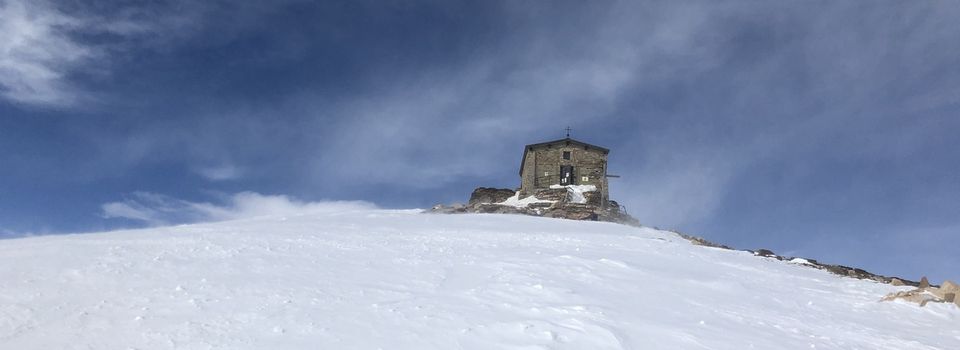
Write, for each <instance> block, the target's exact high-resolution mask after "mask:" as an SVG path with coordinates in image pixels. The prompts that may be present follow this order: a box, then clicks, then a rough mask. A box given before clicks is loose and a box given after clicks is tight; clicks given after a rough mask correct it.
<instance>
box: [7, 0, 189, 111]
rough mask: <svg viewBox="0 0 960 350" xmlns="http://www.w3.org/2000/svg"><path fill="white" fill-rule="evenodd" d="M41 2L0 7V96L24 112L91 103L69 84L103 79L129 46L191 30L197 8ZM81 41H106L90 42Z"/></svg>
mask: <svg viewBox="0 0 960 350" xmlns="http://www.w3.org/2000/svg"><path fill="white" fill-rule="evenodd" d="M65 5H66V4H62V3H57V2H51V1H47V0H3V1H0V33H3V36H4V38H3V40H0V96H2V97H3V98H5V99H7V100H9V101H12V102H16V103H20V104H24V105H30V106H40V107H53V108H62V107H75V106H78V105H81V104H86V103H89V102H95V99H94V98H93V96H92V95H91V94H90V93H88V92H85V91H86V89H84V88H83V87H82V86H78V84H77V83H76V82H75V81H74V80H73V79H72V76H73V75H75V74H77V73H89V74H93V75H98V74H104V73H106V74H109V63H110V61H111V59H113V58H114V57H115V56H116V55H120V54H123V52H124V51H125V50H127V49H129V48H130V47H131V42H138V41H140V42H142V43H140V46H141V47H148V46H150V45H152V44H151V43H158V44H159V43H164V42H166V41H168V40H170V39H172V38H176V37H178V36H179V35H180V33H184V32H188V31H190V30H192V29H193V28H194V27H195V26H196V23H195V22H196V17H197V16H199V15H200V13H202V11H199V10H198V6H181V5H182V4H180V5H177V6H169V8H166V9H163V10H156V9H155V8H151V7H143V8H136V7H131V6H126V7H124V6H114V7H111V8H110V9H109V11H100V10H102V9H97V8H93V6H92V4H90V5H89V6H88V5H84V4H83V3H78V4H73V6H72V7H69V8H70V10H69V11H66V10H64V8H68V7H67V6H65ZM83 35H94V36H104V37H108V38H109V39H107V40H99V41H97V42H93V41H90V40H83V39H81V36H83Z"/></svg>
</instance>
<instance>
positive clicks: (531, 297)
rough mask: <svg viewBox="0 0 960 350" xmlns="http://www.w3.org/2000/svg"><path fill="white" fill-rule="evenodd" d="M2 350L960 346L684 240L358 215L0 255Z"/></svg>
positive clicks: (591, 225)
mask: <svg viewBox="0 0 960 350" xmlns="http://www.w3.org/2000/svg"><path fill="white" fill-rule="evenodd" d="M0 264H2V265H0V266H4V268H2V269H0V348H3V349H813V348H816V349H898V350H899V349H960V322H958V318H960V310H958V308H957V307H956V306H953V305H946V304H930V305H928V306H927V307H925V308H919V307H917V306H916V305H915V304H909V303H905V302H884V303H881V302H878V300H879V299H880V297H882V296H883V295H885V294H886V293H889V292H891V291H896V290H902V289H909V288H904V287H892V286H889V285H882V284H877V283H873V282H867V281H860V280H854V279H848V278H840V277H837V276H834V275H830V274H828V273H826V272H824V271H820V270H815V269H811V268H807V267H804V266H802V265H800V264H790V263H786V262H779V261H775V260H772V259H765V258H760V257H755V256H752V255H751V254H749V253H746V252H736V251H726V250H720V249H714V248H705V247H700V246H693V245H691V244H689V243H688V242H687V241H685V240H683V239H680V238H679V237H677V236H675V235H674V234H671V233H668V232H662V231H656V230H652V229H638V228H633V227H627V226H621V225H616V224H611V223H601V222H578V221H569V220H559V219H547V218H537V217H527V216H517V215H428V214H419V213H417V212H416V211H390V210H359V211H349V212H340V213H321V214H312V215H300V216H289V217H262V218H256V219H248V220H237V221H228V222H219V223H207V224H197V225H186V226H176V227H166V228H152V229H143V230H131V231H117V232H109V233H96V234H81V235H69V236H47V237H33V238H23V239H13V240H3V241H0Z"/></svg>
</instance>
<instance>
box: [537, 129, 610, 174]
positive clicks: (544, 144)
mask: <svg viewBox="0 0 960 350" xmlns="http://www.w3.org/2000/svg"><path fill="white" fill-rule="evenodd" d="M557 144H562V145H564V146H568V145H576V146H581V147H583V148H584V149H587V150H597V151H600V152H603V154H608V153H610V150H609V149H606V148H603V147H600V146H597V145H591V144H589V143H586V142H583V141H577V140H574V139H571V138H569V137H567V138H563V139H559V140H553V141H547V142H540V143H533V144H529V145H526V146H524V147H523V157H520V176H523V161H524V160H526V159H527V152H528V151H530V150H532V149H534V148H541V147H549V146H553V145H557Z"/></svg>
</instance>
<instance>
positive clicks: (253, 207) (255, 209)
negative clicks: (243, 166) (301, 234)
mask: <svg viewBox="0 0 960 350" xmlns="http://www.w3.org/2000/svg"><path fill="white" fill-rule="evenodd" d="M373 208H376V206H374V205H373V204H371V203H368V202H362V201H327V202H302V201H299V200H296V199H292V198H290V197H287V196H282V195H262V194H259V193H255V192H240V193H236V194H234V195H231V196H228V197H226V198H225V199H224V200H223V203H220V204H214V203H209V202H191V201H187V200H182V199H177V198H173V197H170V196H166V195H162V194H157V193H150V192H134V193H132V194H130V195H129V196H128V198H126V199H124V200H122V201H117V202H109V203H104V204H103V205H101V210H102V214H101V215H102V216H103V217H104V218H108V219H127V220H132V221H135V222H141V223H144V224H147V225H150V226H163V225H170V224H178V223H191V222H201V221H223V220H235V219H245V218H253V217H261V216H289V215H306V214H317V213H331V212H340V211H352V210H366V209H373Z"/></svg>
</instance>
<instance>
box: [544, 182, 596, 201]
mask: <svg viewBox="0 0 960 350" xmlns="http://www.w3.org/2000/svg"><path fill="white" fill-rule="evenodd" d="M550 188H566V189H567V193H569V194H570V203H580V204H583V203H586V202H587V198H586V197H584V196H583V193H584V192H593V191H596V190H597V186H594V185H566V186H563V185H550Z"/></svg>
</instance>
